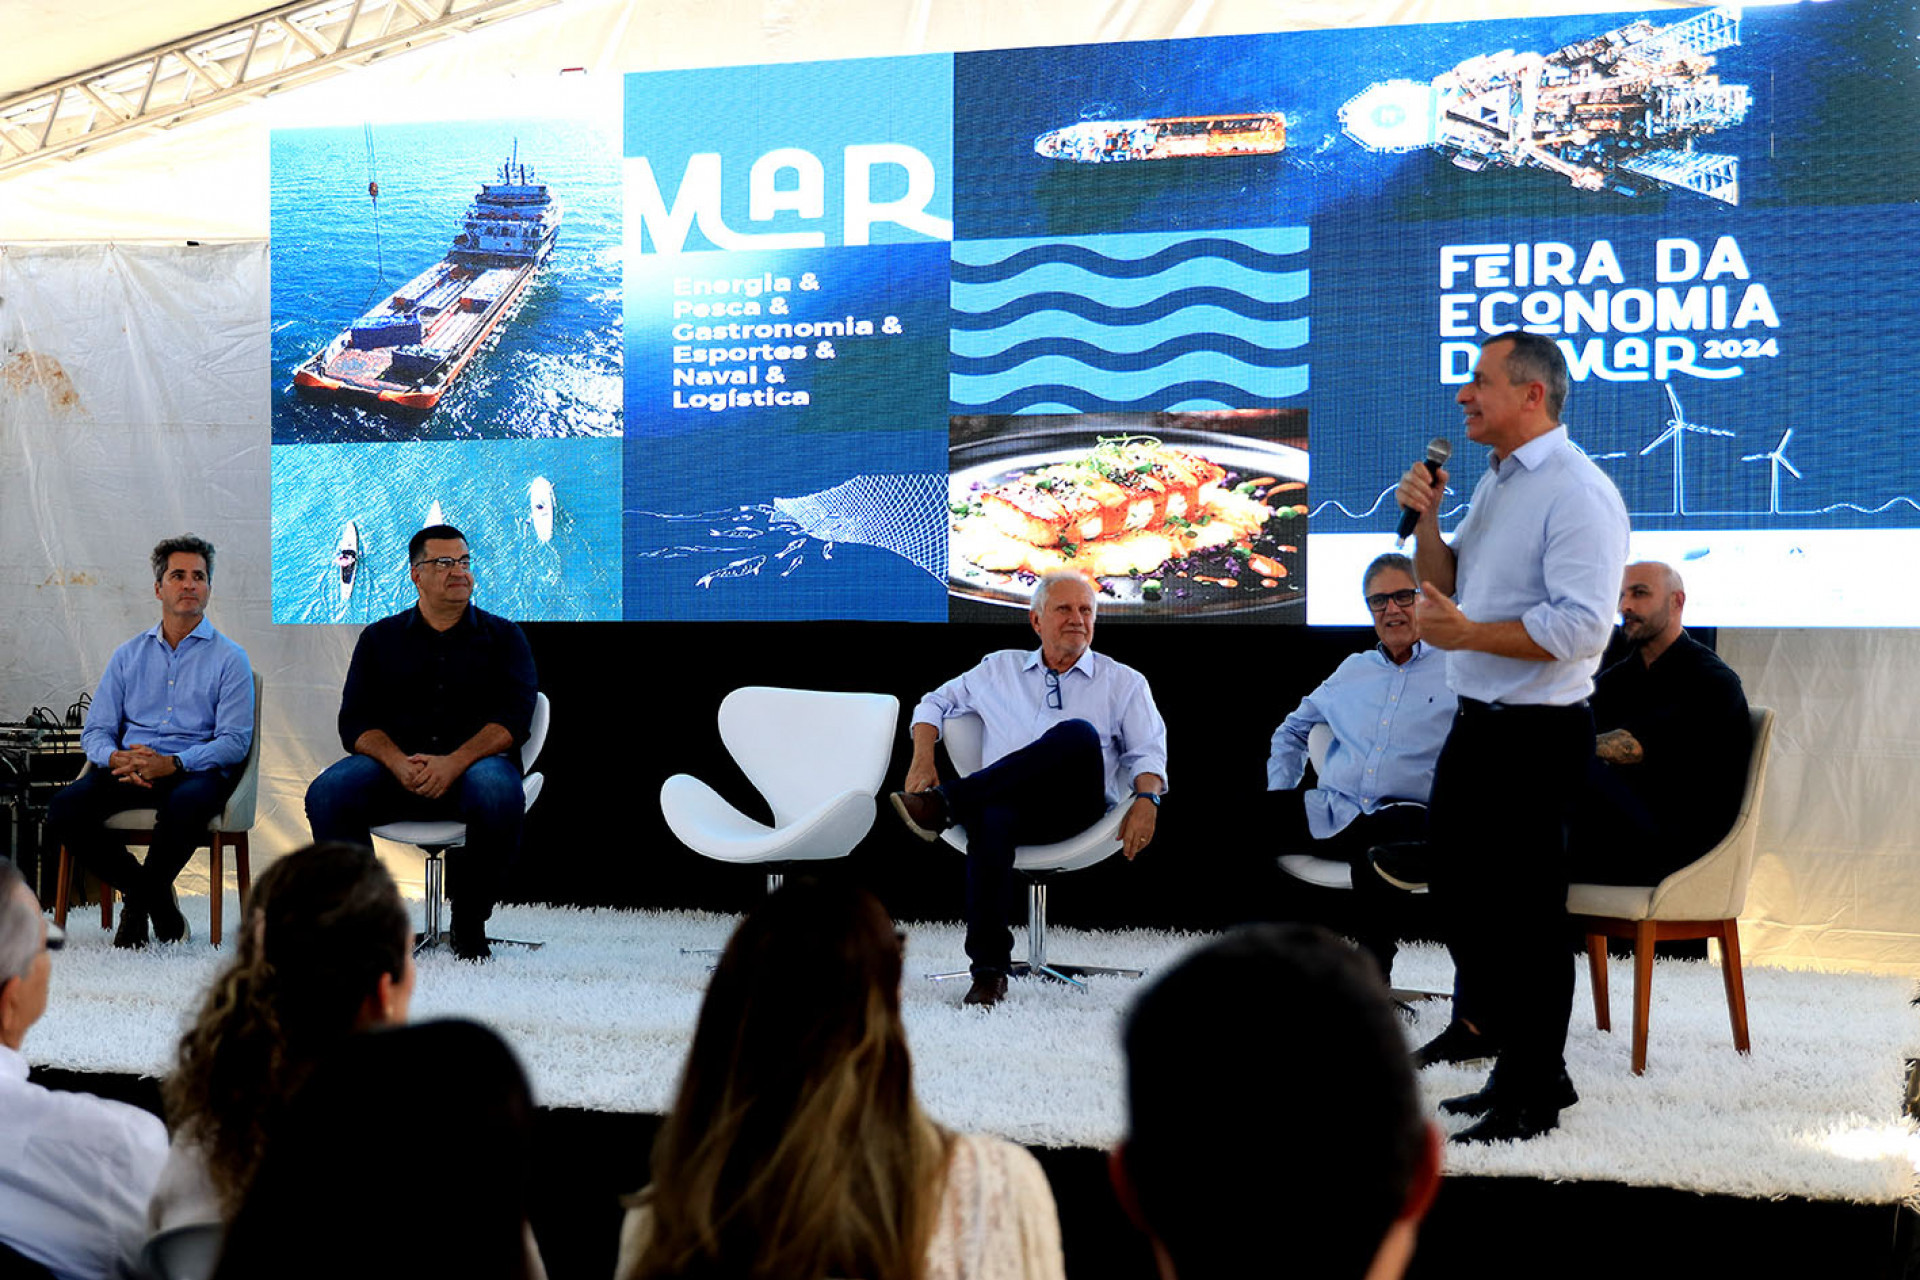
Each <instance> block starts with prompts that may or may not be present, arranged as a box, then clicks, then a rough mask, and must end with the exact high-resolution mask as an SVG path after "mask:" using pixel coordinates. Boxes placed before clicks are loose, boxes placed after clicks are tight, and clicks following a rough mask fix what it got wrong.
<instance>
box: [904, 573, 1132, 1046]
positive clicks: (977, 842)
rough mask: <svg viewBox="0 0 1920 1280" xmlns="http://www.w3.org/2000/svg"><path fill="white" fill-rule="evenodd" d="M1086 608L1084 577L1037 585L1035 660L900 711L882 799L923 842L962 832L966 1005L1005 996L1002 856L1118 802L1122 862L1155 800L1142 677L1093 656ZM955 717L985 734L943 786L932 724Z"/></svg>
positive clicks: (976, 672) (1007, 654)
mask: <svg viewBox="0 0 1920 1280" xmlns="http://www.w3.org/2000/svg"><path fill="white" fill-rule="evenodd" d="M1095 608H1096V605H1095V591H1094V586H1093V583H1092V582H1091V581H1089V580H1088V579H1087V578H1086V577H1085V576H1084V575H1082V574H1079V573H1076V572H1073V571H1072V570H1065V569H1063V570H1056V571H1055V572H1053V573H1049V574H1045V575H1043V576H1042V577H1041V579H1040V581H1039V582H1038V583H1036V584H1035V585H1034V588H1033V605H1032V609H1031V612H1030V613H1029V615H1028V620H1029V621H1030V622H1031V623H1032V626H1033V629H1034V631H1035V633H1036V634H1038V635H1039V637H1040V647H1039V649H1037V650H1025V649H1002V650H1001V651H999V652H998V653H990V654H988V655H987V656H986V658H984V659H983V660H982V661H981V662H980V664H979V665H978V666H976V667H974V668H973V670H971V671H968V672H966V673H965V674H964V675H960V676H956V677H955V678H953V679H952V680H949V681H947V683H945V684H943V685H941V686H940V687H939V688H938V689H935V690H934V691H933V692H932V693H929V694H928V695H927V696H926V697H924V698H922V699H921V700H920V704H919V705H918V706H917V707H915V708H914V709H913V727H912V733H913V760H912V762H911V763H910V764H909V765H908V766H907V777H906V782H905V785H904V790H901V791H896V792H894V793H893V795H892V797H891V798H892V802H893V807H894V809H895V811H896V812H898V813H899V815H900V817H901V820H902V821H904V822H905V823H906V824H907V826H908V828H909V829H911V830H912V831H913V832H914V834H915V835H918V836H919V837H920V838H921V839H923V840H935V839H938V838H939V835H940V833H941V832H942V831H944V830H946V829H947V828H948V827H951V826H955V825H958V826H962V827H965V828H966V829H967V958H968V960H969V961H971V965H970V968H971V970H972V973H973V985H972V986H971V987H970V988H969V989H968V991H967V994H966V997H965V1001H964V1002H965V1003H966V1004H970V1005H983V1006H986V1007H989V1008H990V1007H992V1006H993V1005H996V1004H998V1003H999V1002H1000V1001H1001V1000H1002V999H1004V998H1005V997H1006V994H1007V970H1008V968H1009V967H1010V965H1011V963H1012V956H1013V933H1012V932H1011V931H1010V930H1009V929H1008V928H1007V905H1006V904H1007V890H1008V887H1009V885H1010V883H1011V881H1012V878H1013V852H1014V849H1015V847H1016V846H1018V845H1023V844H1026V845H1032V844H1052V843H1054V842H1056V841H1060V840H1065V839H1067V838H1068V837H1070V836H1073V835H1076V834H1078V833H1079V832H1081V831H1084V830H1086V829H1087V828H1088V827H1090V826H1092V825H1093V824H1094V823H1096V822H1098V821H1099V820H1100V817H1101V815H1102V814H1105V813H1106V812H1107V811H1108V810H1109V809H1110V808H1111V807H1112V806H1113V805H1115V804H1125V805H1127V814H1126V818H1125V819H1124V821H1123V822H1122V824H1121V827H1120V846H1121V852H1123V853H1125V854H1126V855H1127V857H1128V858H1129V859H1131V858H1133V857H1135V856H1136V855H1137V854H1139V852H1140V850H1142V849H1144V848H1146V846H1147V842H1148V841H1150V840H1152V839H1153V830H1154V824H1155V821H1156V819H1157V818H1158V817H1159V811H1160V795H1161V793H1162V792H1163V791H1165V790H1166V775H1167V725H1166V721H1164V720H1162V719H1161V718H1160V711H1159V708H1157V707H1155V706H1154V704H1153V691H1152V690H1151V689H1149V688H1148V687H1147V680H1146V677H1145V676H1143V675H1141V674H1140V673H1139V672H1138V671H1135V670H1134V669H1133V668H1132V667H1129V666H1125V665H1123V664H1121V663H1118V662H1115V661H1114V660H1113V659H1111V658H1108V657H1106V656H1104V655H1102V654H1097V653H1095V652H1093V621H1094V613H1095ZM969 712H971V713H972V714H974V715H977V716H979V717H980V721H981V723H982V725H983V726H984V728H985V733H984V736H983V739H982V750H981V763H982V767H981V768H980V770H979V771H978V772H976V773H974V774H972V775H970V776H968V777H965V778H949V779H947V780H945V781H944V782H943V781H942V780H941V778H940V774H939V771H938V769H937V768H936V766H935V764H934V754H933V747H934V743H935V742H937V741H938V740H939V737H940V726H941V722H942V721H944V720H948V719H951V718H952V717H954V716H960V715H965V714H967V713H969Z"/></svg>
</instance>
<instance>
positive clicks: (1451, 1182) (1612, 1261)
mask: <svg viewBox="0 0 1920 1280" xmlns="http://www.w3.org/2000/svg"><path fill="white" fill-rule="evenodd" d="M32 1078H33V1079H34V1080H36V1081H37V1082H39V1083H41V1084H45V1085H47V1086H48V1087H49V1088H56V1089H84V1090H86V1091H88V1092H92V1093H97V1094H101V1095H103V1096H105V1097H112V1098H119V1099H122V1100H124V1101H127V1102H132V1103H134V1104H135V1105H138V1106H142V1107H146V1108H147V1109H148V1110H151V1111H155V1112H156V1113H157V1112H158V1111H159V1085H158V1082H157V1081H155V1080H152V1079H148V1078H144V1077H135V1076H126V1075H101V1074H84V1073H79V1072H71V1071H35V1072H34V1073H33V1075H32ZM538 1123H539V1133H538V1142H537V1151H538V1153H539V1154H538V1161H539V1168H538V1169H537V1170H536V1171H535V1174H534V1177H533V1179H532V1186H533V1196H534V1202H533V1208H532V1216H533V1226H534V1233H535V1235H536V1236H537V1237H538V1238H539V1241H540V1249H541V1253H542V1255H543V1256H544V1258H545V1261H546V1265H547V1273H548V1275H549V1276H551V1277H552V1280H608V1278H609V1277H611V1276H612V1274H613V1264H614V1255H615V1252H616V1247H617V1245H618V1242H619V1234H620V1216H621V1212H622V1210H621V1208H620V1205H619V1199H620V1197H621V1196H622V1195H624V1194H625V1193H627V1192H629V1191H632V1190H634V1189H635V1188H636V1187H638V1186H639V1185H640V1183H642V1182H644V1181H645V1178H646V1167H647V1155H648V1152H649V1151H650V1150H651V1148H652V1144H653V1138H654V1134H655V1133H656V1131H657V1130H658V1128H659V1123H660V1122H659V1118H658V1117H657V1116H647V1115H634V1114H622V1113H613V1112H604V1111H583V1110H575V1109H567V1108H558V1109H543V1110H542V1111H541V1112H540V1114H539V1122H538ZM430 1127H431V1126H423V1128H430ZM423 1154H428V1157H429V1158H427V1159H426V1160H424V1161H422V1162H421V1165H420V1167H421V1168H422V1169H425V1170H430V1169H431V1168H432V1167H433V1162H432V1160H431V1158H430V1153H423ZM1034 1155H1035V1156H1036V1157H1038V1159H1039V1161H1040V1164H1041V1166H1042V1167H1043V1168H1044V1169H1045V1170H1046V1173H1047V1177H1048V1179H1049V1180H1050V1181H1051V1183H1052V1185H1053V1194H1054V1198H1055V1200H1056V1201H1057V1202H1058V1204H1059V1208H1060V1230H1061V1237H1062V1240H1063V1242H1064V1244H1065V1249H1066V1258H1067V1274H1068V1275H1069V1276H1070V1277H1072V1278H1073V1280H1154V1277H1155V1274H1156V1273H1155V1270H1154V1264H1153V1255H1152V1253H1151V1251H1150V1250H1149V1249H1148V1247H1147V1244H1146V1242H1145V1240H1144V1239H1143V1238H1142V1237H1141V1236H1140V1235H1139V1233H1138V1232H1136V1231H1135V1230H1134V1228H1133V1225H1132V1224H1131V1223H1130V1222H1129V1221H1128V1219H1127V1217H1126V1215H1125V1214H1124V1213H1123V1212H1122V1211H1121V1209H1120V1206H1119V1204H1118V1203H1117V1202H1116V1201H1115V1200H1114V1197H1113V1194H1112V1192H1111V1191H1110V1190H1109V1189H1108V1184H1107V1156H1106V1152H1104V1151H1093V1150H1088V1149H1085V1148H1063V1149H1039V1150H1035V1152H1034ZM421 1176H429V1175H428V1174H425V1173H423V1174H422V1175H421ZM1196 1176H1204V1174H1197V1175H1196ZM372 1187H373V1184H372V1183H369V1192H368V1194H369V1196H373V1195H374V1194H375V1192H374V1191H373V1190H372ZM380 1194H382V1195H384V1194H385V1192H381V1193H380ZM1273 1221H1274V1224H1275V1225H1274V1232H1273V1237H1272V1242H1271V1247H1272V1253H1271V1254H1270V1256H1268V1257H1266V1258H1250V1259H1248V1274H1249V1275H1253V1274H1280V1273H1283V1272H1284V1270H1285V1265H1286V1214H1285V1206H1282V1205H1276V1206H1275V1207H1274V1216H1273ZM1917 1228H1920V1214H1916V1212H1915V1210H1914V1208H1913V1207H1912V1206H1904V1205H1887V1204H1847V1203H1841V1202H1837V1201H1815V1200H1804V1199H1795V1198H1784V1199H1779V1200H1756V1199H1744V1198H1741V1197H1736V1196H1710V1195H1701V1194H1698V1193H1696V1192H1692V1191H1675V1190H1669V1189H1665V1188H1657V1187H1654V1188H1649V1187H1629V1186H1623V1185H1620V1184H1618V1183H1606V1182H1543V1181H1537V1180H1534V1179H1528V1178H1467V1177H1461V1178H1450V1179H1448V1180H1446V1181H1445V1182H1444V1183H1443V1184H1442V1186H1441V1190H1440V1195H1439V1197H1438V1199H1436V1201H1435V1202H1434V1206H1433V1210H1432V1212H1431V1213H1430V1214H1429V1216H1428V1218H1427V1221H1426V1224H1425V1226H1424V1227H1423V1228H1422V1230H1421V1233H1420V1247H1419V1251H1418V1253H1417V1254H1416V1255H1415V1257H1414V1263H1413V1267H1412V1269H1411V1271H1409V1273H1408V1275H1409V1276H1410V1277H1411V1280H1441V1278H1445V1277H1457V1276H1467V1277H1473V1278H1474V1280H1501V1278H1504V1277H1512V1278H1513V1280H1523V1278H1524V1280H1537V1278H1541V1277H1553V1278H1555V1280H1586V1278H1587V1277H1591V1278H1592V1280H1603V1278H1604V1280H1619V1277H1620V1276H1622V1275H1623V1274H1639V1275H1644V1276H1650V1277H1665V1276H1681V1275H1701V1276H1739V1277H1755V1278H1760V1277H1765V1278H1771V1277H1799V1276H1807V1277H1819V1278H1820V1280H1829V1278H1836V1277H1837V1278H1844V1280H1916V1278H1920V1252H1917V1249H1920V1230H1917Z"/></svg>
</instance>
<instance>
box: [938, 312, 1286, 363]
mask: <svg viewBox="0 0 1920 1280" xmlns="http://www.w3.org/2000/svg"><path fill="white" fill-rule="evenodd" d="M1296 323H1297V326H1298V329H1299V338H1298V341H1296V342H1293V343H1290V344H1289V347H1290V348H1291V347H1298V346H1304V345H1305V343H1306V340H1307V322H1306V321H1304V320H1301V321H1298V322H1296ZM1195 352H1206V353H1208V354H1212V355H1219V356H1224V357H1227V358H1230V359H1233V360H1238V361H1240V362H1241V363H1242V364H1250V365H1255V366H1257V367H1260V368H1263V369H1273V368H1278V367H1280V366H1282V365H1293V364H1298V363H1299V358H1298V357H1297V356H1296V355H1295V354H1294V352H1293V351H1292V350H1290V349H1282V350H1276V349H1274V348H1272V347H1265V346H1260V345H1257V344H1255V343H1252V342H1248V341H1246V340H1245V339H1244V338H1238V337H1234V336H1232V335H1231V334H1224V333H1185V334H1180V335H1179V336H1177V337H1173V338H1169V339H1167V340H1166V341H1165V342H1162V343H1159V344H1158V345H1156V346H1152V347H1148V348H1147V349H1145V350H1143V351H1113V350H1110V349H1108V348H1106V347H1099V346H1095V345H1094V344H1092V343H1090V342H1076V341H1074V340H1072V339H1064V338H1035V339H1033V340H1032V341H1031V342H1022V343H1020V344H1019V345H1018V346H1013V347H1008V348H1007V349H1006V350H1005V351H999V352H995V353H994V354H992V355H987V356H972V357H969V356H962V355H955V356H954V357H953V358H952V360H951V361H950V363H949V365H948V368H949V371H950V372H952V373H955V374H964V375H968V376H983V375H986V374H994V373H1005V372H1007V371H1008V370H1011V369H1016V368H1018V367H1020V366H1021V365H1023V364H1025V363H1027V362H1028V361H1032V360H1039V359H1041V358H1043V357H1046V356H1060V357H1062V358H1064V359H1068V360H1072V361H1074V362H1076V363H1078V364H1082V365H1087V366H1089V367H1091V368H1094V369H1107V370H1116V371H1135V370H1150V369H1157V368H1159V367H1160V366H1161V365H1164V364H1169V363H1172V362H1173V361H1174V360H1175V358H1176V357H1179V356H1185V355H1192V354H1194V353H1195Z"/></svg>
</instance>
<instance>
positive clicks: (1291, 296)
mask: <svg viewBox="0 0 1920 1280" xmlns="http://www.w3.org/2000/svg"><path fill="white" fill-rule="evenodd" d="M1300 274H1301V276H1302V279H1301V280H1300V281H1299V284H1298V291H1297V292H1288V293H1285V294H1284V295H1279V296H1275V297H1272V298H1250V297H1248V296H1247V295H1246V294H1244V293H1235V292H1234V291H1233V290H1232V289H1212V288H1205V287H1202V288H1196V289H1177V290H1175V291H1174V292H1172V293H1169V294H1167V295H1166V296H1164V297H1160V298H1153V299H1150V300H1148V301H1146V302H1142V303H1141V304H1140V305H1138V306H1132V307H1115V306H1107V305H1105V304H1103V303H1100V302H1096V301H1094V300H1093V299H1092V298H1086V297H1082V296H1081V295H1080V294H1077V293H1061V292H1051V293H1034V294H1029V295H1027V296H1026V297H1024V298H1016V299H1014V300H1013V301H1012V302H1009V303H1006V304H1005V305H1004V306H1000V307H996V308H995V309H994V310H992V311H978V312H968V311H953V312H950V313H949V314H948V317H947V326H948V328H950V329H965V330H973V331H979V330H983V329H998V328H1000V327H1001V326H1002V325H1005V324H1009V323H1011V322H1012V321H1015V320H1018V319H1020V318H1021V317H1022V316H1030V315H1032V314H1033V313H1034V312H1036V311H1065V312H1067V313H1069V314H1071V315H1076V316H1081V317H1083V318H1085V319H1088V320H1092V321H1094V322H1095V323H1097V324H1105V325H1135V324H1150V323H1152V322H1153V321H1156V320H1159V319H1161V318H1163V317H1165V316H1170V315H1172V314H1173V313H1174V312H1176V311H1179V310H1181V309H1182V308H1183V307H1220V308H1221V309H1223V310H1226V311H1231V312H1233V313H1234V314H1235V315H1239V316H1246V317H1247V318H1248V319H1250V320H1272V319H1273V318H1274V316H1273V308H1274V307H1276V306H1282V305H1284V304H1286V303H1290V302H1298V301H1300V300H1301V299H1302V298H1304V297H1306V296H1307V282H1306V280H1305V278H1304V277H1305V275H1306V273H1305V272H1301V273H1300Z"/></svg>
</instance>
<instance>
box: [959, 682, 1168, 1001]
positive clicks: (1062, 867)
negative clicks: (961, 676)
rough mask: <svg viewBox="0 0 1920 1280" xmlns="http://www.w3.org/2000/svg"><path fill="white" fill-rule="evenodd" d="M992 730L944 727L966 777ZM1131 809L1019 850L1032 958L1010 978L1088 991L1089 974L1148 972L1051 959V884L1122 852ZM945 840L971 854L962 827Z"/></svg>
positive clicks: (975, 723)
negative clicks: (1122, 830)
mask: <svg viewBox="0 0 1920 1280" xmlns="http://www.w3.org/2000/svg"><path fill="white" fill-rule="evenodd" d="M985 735H986V726H985V725H984V724H982V723H981V720H980V717H979V716H976V715H973V714H972V713H968V714H967V715H963V716H955V717H953V718H952V719H951V720H947V721H945V722H944V723H943V724H942V725H941V726H940V737H941V739H942V740H943V741H944V742H945V743H946V744H947V758H948V759H950V760H952V761H953V767H954V768H955V769H958V770H959V771H960V773H961V774H962V775H966V774H970V773H973V772H975V771H977V770H978V769H979V768H980V756H981V743H982V741H983V739H984V737H985ZM1126 817H1127V806H1126V805H1124V804H1118V805H1115V806H1113V807H1112V808H1111V809H1109V810H1107V812H1106V816H1105V817H1103V818H1101V819H1100V821H1098V822H1096V823H1094V824H1093V825H1092V826H1091V827H1088V828H1087V829H1086V830H1085V831H1082V832H1081V833H1080V834H1079V835H1077V836H1073V837H1071V838H1069V839H1066V840H1061V841H1059V842H1057V843H1055V844H1032V845H1026V844H1023V845H1021V846H1019V847H1018V848H1016V849H1015V850H1014V851H1013V869H1014V872H1015V873H1016V874H1017V875H1019V877H1020V878H1021V879H1022V880H1025V881H1026V882H1027V958H1026V959H1025V960H1016V961H1014V962H1013V964H1012V965H1011V966H1010V967H1009V968H1008V973H1009V974H1010V975H1011V976H1013V977H1016V978H1024V977H1031V976H1033V975H1035V974H1039V975H1040V976H1042V977H1047V978H1054V979H1057V980H1058V981H1061V982H1070V983H1072V984H1073V985H1074V986H1076V987H1080V988H1082V989H1083V990H1084V989H1085V987H1086V985H1087V984H1086V983H1084V982H1082V981H1081V979H1082V978H1084V977H1087V976H1088V975H1106V976H1111V977H1121V978H1138V977H1140V976H1141V974H1142V973H1144V972H1145V970H1142V969H1119V968H1111V967H1107V966H1104V965H1087V964H1062V963H1059V962H1055V961H1049V960H1048V959H1047V883H1048V881H1050V880H1051V879H1052V878H1053V877H1054V876H1057V875H1060V874H1062V873H1064V872H1068V871H1078V870H1080V869H1081V868H1082V867H1090V866H1092V865H1093V864H1094V863H1096V862H1104V861H1106V860H1107V859H1108V858H1111V857H1112V856H1113V855H1114V854H1116V853H1119V852H1120V824H1121V823H1123V822H1124V821H1126ZM940 838H941V839H942V840H944V841H946V842H947V843H948V844H950V845H952V846H953V847H954V848H956V849H958V850H959V851H960V852H962V853H965V852H966V851H967V833H966V830H965V829H964V828H962V827H948V828H947V829H946V830H945V831H943V832H941V833H940ZM933 976H934V977H935V978H936V979H945V978H959V977H965V976H966V975H965V974H964V973H940V974H935V975H933Z"/></svg>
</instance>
